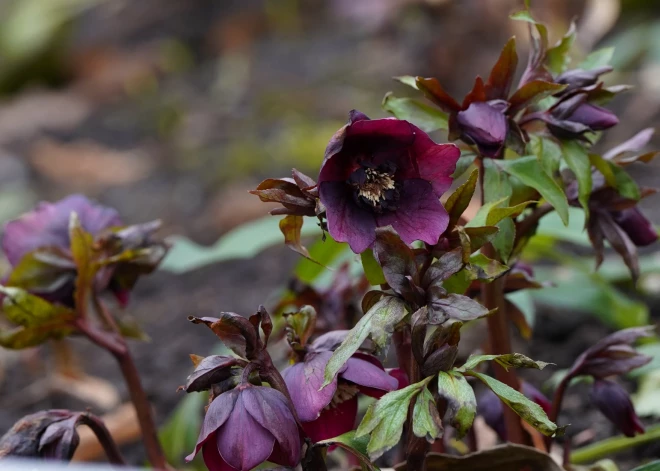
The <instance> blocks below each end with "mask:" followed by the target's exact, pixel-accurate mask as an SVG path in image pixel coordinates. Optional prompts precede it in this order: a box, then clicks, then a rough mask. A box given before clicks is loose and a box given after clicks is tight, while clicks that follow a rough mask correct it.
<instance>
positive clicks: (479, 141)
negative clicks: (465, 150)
mask: <svg viewBox="0 0 660 471" xmlns="http://www.w3.org/2000/svg"><path fill="white" fill-rule="evenodd" d="M508 107H509V104H508V103H507V102H506V101H504V100H491V101H488V102H474V103H472V104H470V106H468V108H467V109H465V110H463V111H459V112H458V113H457V115H456V121H457V122H458V124H459V126H460V129H461V132H462V136H463V139H465V140H468V141H472V143H474V144H475V145H476V146H477V147H478V148H479V152H480V153H481V154H482V155H484V156H486V157H495V156H497V155H498V154H499V153H500V151H501V150H502V147H504V142H505V141H506V135H507V133H508V131H509V124H508V118H507V116H506V115H505V114H504V113H505V112H506V110H507V108H508Z"/></svg>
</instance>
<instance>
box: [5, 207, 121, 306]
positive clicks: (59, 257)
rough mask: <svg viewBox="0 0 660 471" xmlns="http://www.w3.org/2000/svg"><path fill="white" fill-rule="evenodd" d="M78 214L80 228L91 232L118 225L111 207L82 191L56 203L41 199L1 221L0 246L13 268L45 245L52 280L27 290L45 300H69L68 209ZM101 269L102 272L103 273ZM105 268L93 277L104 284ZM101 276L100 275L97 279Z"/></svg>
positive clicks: (71, 275)
mask: <svg viewBox="0 0 660 471" xmlns="http://www.w3.org/2000/svg"><path fill="white" fill-rule="evenodd" d="M72 212H75V213H76V214H77V215H78V218H79V220H80V224H81V226H82V228H83V229H84V230H85V231H87V232H88V233H90V234H91V235H92V236H96V235H99V234H100V233H102V232H103V231H105V230H107V229H110V228H113V227H118V226H121V225H122V221H121V219H120V218H119V214H118V213H117V211H115V210H114V209H112V208H108V207H105V206H101V205H98V204H95V203H93V202H91V201H90V200H88V199H87V198H86V197H85V196H83V195H71V196H68V197H66V198H64V199H62V200H60V201H58V202H56V203H47V202H42V203H39V204H38V205H37V207H36V208H35V209H34V210H33V211H31V212H29V213H26V214H24V215H23V216H21V217H19V218H18V219H14V220H13V221H9V222H8V223H7V224H5V228H4V233H3V237H2V250H3V252H4V254H5V256H6V257H7V260H8V261H9V263H10V264H11V266H12V267H13V268H15V267H16V266H17V265H18V264H19V263H20V262H21V260H22V259H23V257H25V256H26V255H28V254H29V253H31V252H33V251H34V250H37V249H47V250H50V251H52V252H53V254H52V255H51V254H49V255H50V256H49V257H47V260H46V261H45V263H47V264H49V265H52V268H51V269H50V271H51V272H49V273H48V274H47V275H48V276H49V277H52V280H51V281H52V282H50V283H43V284H42V285H41V286H39V287H32V288H31V289H30V291H32V292H33V293H34V294H37V295H39V296H42V297H44V298H46V299H48V300H49V301H52V302H59V303H62V304H67V305H69V304H72V303H73V300H72V296H73V290H74V281H75V276H76V272H75V265H74V263H73V260H71V258H70V255H69V254H70V249H69V246H70V239H69V219H70V217H71V213H72ZM104 272H105V275H106V276H103V274H104ZM107 275H109V272H108V270H102V271H101V272H100V273H99V277H97V283H98V282H100V283H101V284H103V285H104V286H102V288H104V287H105V286H106V285H107V284H108V282H109V279H108V276H107ZM100 278H103V279H100Z"/></svg>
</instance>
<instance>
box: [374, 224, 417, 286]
mask: <svg viewBox="0 0 660 471" xmlns="http://www.w3.org/2000/svg"><path fill="white" fill-rule="evenodd" d="M374 256H375V257H376V260H378V263H379V264H380V266H381V267H383V275H384V276H385V280H387V284H388V285H390V287H391V288H392V289H393V290H394V291H395V292H396V293H398V294H401V295H412V294H413V293H414V291H413V292H411V290H414V287H411V283H412V284H413V285H418V284H419V274H418V270H417V265H416V263H415V255H414V253H413V251H412V249H411V248H410V247H408V245H406V244H405V243H404V242H403V241H402V240H401V238H400V237H399V236H398V235H397V234H396V233H394V232H392V231H390V230H388V229H376V242H374Z"/></svg>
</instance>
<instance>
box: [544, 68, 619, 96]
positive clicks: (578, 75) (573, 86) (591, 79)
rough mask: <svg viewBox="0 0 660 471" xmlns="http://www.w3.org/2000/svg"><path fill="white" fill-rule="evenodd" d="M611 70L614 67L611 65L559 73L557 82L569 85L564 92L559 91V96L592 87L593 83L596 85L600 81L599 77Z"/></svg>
mask: <svg viewBox="0 0 660 471" xmlns="http://www.w3.org/2000/svg"><path fill="white" fill-rule="evenodd" d="M611 71H612V67H611V66H609V65H605V66H602V67H596V68H594V69H591V70H583V69H571V70H567V71H566V72H564V73H563V74H561V75H559V76H558V77H557V78H556V79H555V82H557V83H559V84H562V85H567V87H566V88H565V89H564V90H562V92H561V93H559V94H558V95H557V96H565V95H568V94H569V93H571V92H573V91H575V90H579V89H584V88H585V87H591V86H592V85H595V84H596V83H597V82H598V79H599V77H600V76H601V75H603V74H606V73H608V72H611Z"/></svg>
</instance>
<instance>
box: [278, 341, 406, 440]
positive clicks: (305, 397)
mask: <svg viewBox="0 0 660 471" xmlns="http://www.w3.org/2000/svg"><path fill="white" fill-rule="evenodd" d="M337 335H338V331H334V332H329V333H328V334H325V335H322V336H321V337H319V338H318V339H316V340H315V341H314V342H312V344H311V345H309V346H308V349H307V353H306V354H305V356H304V360H303V361H302V362H300V363H296V364H294V365H292V366H290V367H288V368H287V369H286V370H284V371H283V372H282V377H283V378H284V381H285V382H286V385H287V388H288V389H289V392H290V394H291V400H292V401H293V405H294V407H295V408H296V411H297V412H298V417H299V418H300V421H301V422H302V426H303V429H304V430H305V432H306V433H307V434H308V435H309V436H310V438H311V439H312V440H314V441H315V442H318V441H320V440H324V439H326V438H331V437H336V436H338V435H341V434H343V433H346V432H348V431H350V430H353V428H354V427H355V419H356V417H357V394H358V392H361V393H363V394H366V395H368V396H371V397H380V396H382V395H383V394H385V393H386V392H388V391H393V390H395V389H397V387H398V385H399V381H398V380H397V379H396V378H394V377H392V376H390V375H388V374H387V372H386V371H385V370H384V369H383V367H382V365H381V364H380V362H379V361H378V360H377V359H376V358H375V357H373V356H371V355H367V354H364V353H356V354H354V355H353V356H352V357H351V358H349V359H348V361H347V362H346V364H345V365H344V367H343V368H342V369H341V370H340V371H339V374H338V375H337V377H336V378H335V379H334V380H333V381H332V382H331V383H330V384H328V385H327V386H326V387H325V388H323V389H321V390H320V391H319V389H320V388H321V385H322V384H323V375H324V372H325V366H326V364H327V363H328V360H330V357H331V356H332V351H331V350H330V348H332V347H333V346H335V345H334V344H335V342H333V339H334V338H335V337H336V336H337Z"/></svg>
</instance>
